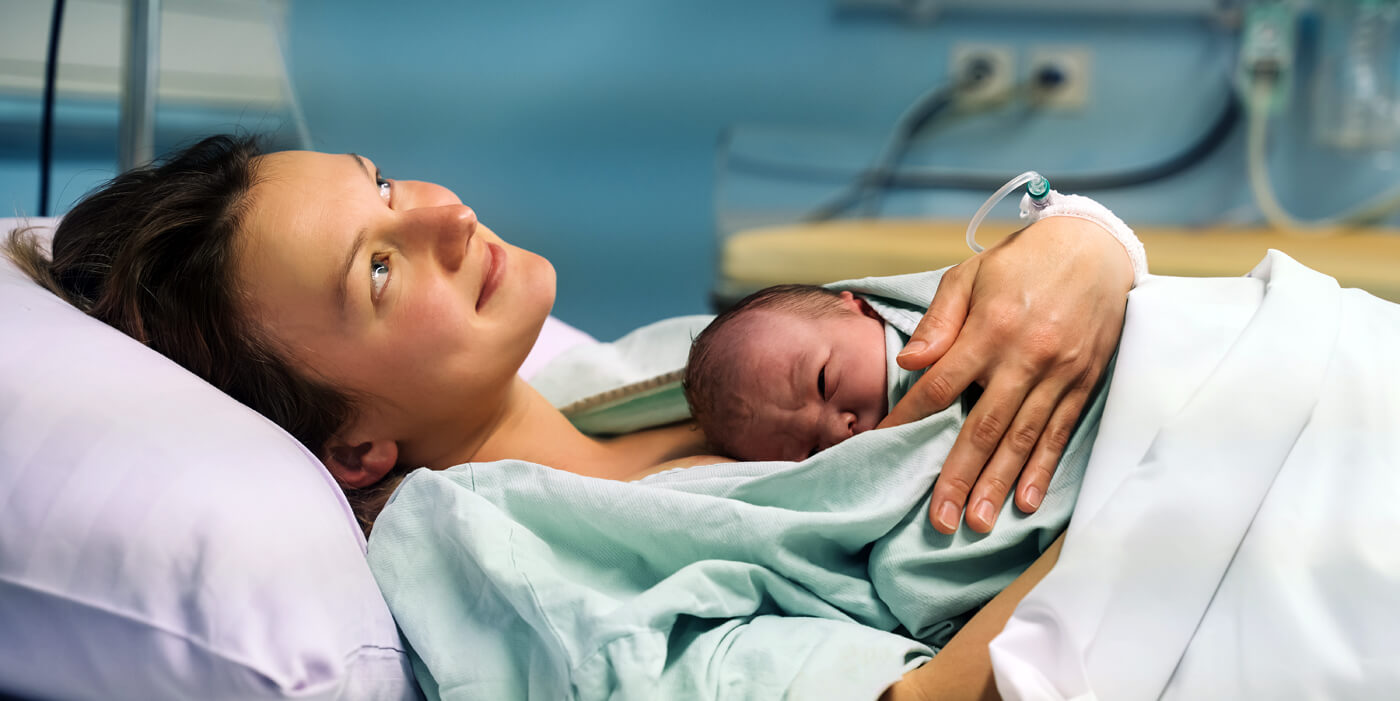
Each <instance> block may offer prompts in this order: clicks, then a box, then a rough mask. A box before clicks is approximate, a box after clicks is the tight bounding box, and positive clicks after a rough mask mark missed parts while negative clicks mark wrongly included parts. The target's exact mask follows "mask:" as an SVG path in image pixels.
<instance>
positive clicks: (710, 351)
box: [681, 284, 855, 455]
mask: <svg viewBox="0 0 1400 701" xmlns="http://www.w3.org/2000/svg"><path fill="white" fill-rule="evenodd" d="M757 311H772V312H780V313H790V314H796V315H800V316H803V317H804V318H808V319H822V318H827V317H832V316H839V315H842V314H853V313H855V312H853V311H851V309H850V307H848V306H847V305H846V304H845V303H844V302H843V301H842V299H841V293H839V292H836V291H834V290H829V289H827V288H825V287H820V286H817V285H799V284H787V285H774V286H772V287H765V288H763V289H761V290H759V291H757V292H755V293H753V294H751V295H749V296H747V297H745V298H743V299H741V300H739V301H738V302H737V303H736V304H735V305H734V306H732V307H730V308H729V309H726V310H725V311H724V312H723V313H721V314H720V315H719V316H717V317H715V319H714V321H711V322H710V324H709V326H706V327H705V328H704V330H702V331H701V332H700V333H699V335H697V336H696V337H695V340H694V341H692V342H691V345H690V358H689V359H688V360H687V361H686V364H685V377H684V379H682V381H681V387H682V388H684V390H685V399H686V402H688V403H689V404H690V414H691V416H693V417H694V418H695V422H696V424H698V425H699V427H700V429H701V430H703V431H704V432H705V438H706V440H707V441H708V443H709V449H710V450H712V451H714V452H716V453H720V454H726V455H729V454H733V450H732V449H731V447H730V445H729V440H728V439H729V437H730V436H731V435H732V434H733V433H734V432H733V431H732V430H731V429H732V428H733V427H734V426H735V425H736V424H737V423H740V422H742V421H744V420H745V418H744V417H745V413H744V412H745V410H744V407H743V406H742V404H741V403H740V401H739V399H740V398H741V395H740V388H739V387H738V384H739V382H738V380H739V378H738V370H737V368H736V367H735V363H734V362H733V357H732V355H731V354H730V353H727V352H725V351H727V350H728V349H730V348H732V347H733V346H734V345H735V344H734V342H735V340H736V339H734V338H731V337H730V335H731V334H732V332H733V331H734V330H735V328H736V326H737V325H736V324H735V322H736V321H738V320H739V319H741V318H743V317H744V316H747V315H749V314H751V313H753V312H757Z"/></svg>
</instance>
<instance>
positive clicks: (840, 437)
mask: <svg viewBox="0 0 1400 701" xmlns="http://www.w3.org/2000/svg"><path fill="white" fill-rule="evenodd" d="M826 425H827V430H826V436H825V438H826V445H825V446H823V447H825V448H830V447H831V446H833V445H836V444H837V443H840V442H841V441H844V440H846V439H847V438H850V437H851V436H854V435H856V433H857V431H856V415H855V414H853V413H851V412H849V411H835V412H832V414H831V417H830V418H829V419H828V420H827V424H826Z"/></svg>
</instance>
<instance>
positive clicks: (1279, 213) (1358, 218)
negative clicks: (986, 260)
mask: <svg viewBox="0 0 1400 701" xmlns="http://www.w3.org/2000/svg"><path fill="white" fill-rule="evenodd" d="M1273 89H1274V79H1272V78H1268V77H1256V78H1255V79H1254V80H1253V82H1252V83H1251V85H1250V91H1249V96H1248V101H1247V103H1246V105H1245V109H1246V110H1247V111H1248V112H1249V124H1248V142H1249V143H1248V156H1247V158H1248V160H1249V185H1250V188H1251V189H1253V190H1254V201H1255V203H1256V204H1257V205H1258V206H1259V211H1260V212H1262V213H1263V214H1264V218H1265V219H1266V220H1268V222H1269V224H1270V225H1272V226H1273V227H1274V228H1276V229H1280V230H1282V231H1283V232H1285V233H1297V234H1305V235H1309V236H1320V235H1321V236H1325V235H1329V234H1335V233H1337V232H1336V229H1339V228H1343V227H1347V226H1358V225H1362V224H1367V223H1371V222H1374V221H1376V220H1377V219H1380V218H1382V217H1384V216H1385V215H1387V214H1389V213H1390V212H1392V211H1394V210H1395V209H1396V208H1397V207H1400V188H1396V189H1394V190H1392V191H1390V192H1386V193H1383V194H1381V195H1378V196H1376V197H1375V198H1373V199H1371V200H1370V201H1369V202H1366V203H1365V204H1363V205H1361V206H1360V207H1358V208H1357V209H1356V210H1355V211H1353V212H1351V213H1349V214H1341V215H1337V216H1334V217H1329V218H1326V219H1315V220H1310V221H1303V220H1300V219H1295V218H1294V217H1293V215H1292V214H1289V213H1288V211H1287V210H1285V209H1284V208H1283V205H1282V204H1280V203H1279V201H1278V198H1277V197H1275V196H1274V188H1273V184H1272V183H1271V182H1270V180H1269V162H1268V152H1267V149H1266V146H1267V145H1268V126H1269V107H1268V105H1269V100H1270V96H1271V94H1272V92H1273ZM969 236H970V234H969Z"/></svg>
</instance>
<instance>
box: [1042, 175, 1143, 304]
mask: <svg viewBox="0 0 1400 701" xmlns="http://www.w3.org/2000/svg"><path fill="white" fill-rule="evenodd" d="M1046 217H1077V218H1079V219H1084V220H1086V221H1091V222H1093V223H1095V224H1098V225H1099V227H1100V228H1102V229H1103V230H1104V231H1107V232H1108V233H1109V234H1112V235H1113V238H1115V239H1117V240H1118V243H1120V244H1122V245H1123V248H1124V250H1126V251H1127V252H1128V260H1130V261H1132V264H1133V287H1137V286H1138V285H1140V284H1142V281H1143V279H1144V278H1146V277H1147V251H1146V249H1144V248H1143V246H1142V242H1141V241H1139V240H1138V237H1137V235H1136V234H1134V233H1133V230H1132V229H1131V228H1129V227H1128V225H1127V224H1124V223H1123V220H1122V219H1119V218H1118V217H1117V215H1115V214H1114V213H1113V212H1111V211H1109V209H1108V208H1107V207H1105V206H1103V205H1101V204H1099V203H1098V202H1095V201H1094V200H1091V199H1089V198H1088V197H1084V196H1083V195H1062V194H1060V193H1058V192H1056V191H1054V190H1051V191H1050V194H1048V195H1047V196H1045V197H1044V198H1043V199H1042V200H1041V201H1039V202H1036V201H1033V200H1032V199H1031V196H1030V195H1022V196H1021V218H1022V219H1025V220H1026V222H1027V224H1034V223H1035V222H1038V221H1040V220H1041V219H1044V218H1046Z"/></svg>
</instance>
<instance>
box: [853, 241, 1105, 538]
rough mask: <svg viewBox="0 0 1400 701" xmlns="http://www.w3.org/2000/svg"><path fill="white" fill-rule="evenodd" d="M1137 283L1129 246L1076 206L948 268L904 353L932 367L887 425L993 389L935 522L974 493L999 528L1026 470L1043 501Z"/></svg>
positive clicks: (953, 456)
mask: <svg viewBox="0 0 1400 701" xmlns="http://www.w3.org/2000/svg"><path fill="white" fill-rule="evenodd" d="M1132 282H1133V270H1132V264H1131V263H1130V262H1129V259H1128V255H1127V253H1126V252H1125V251H1124V250H1123V246H1122V245H1120V244H1119V243H1118V242H1117V241H1116V240H1114V238H1113V237H1112V236H1111V235H1109V234H1108V232H1106V231H1104V230H1103V229H1101V228H1099V227H1098V226H1097V225H1095V224H1093V223H1091V222H1088V221H1085V220H1083V219H1077V218H1073V217H1050V218H1047V219H1044V220H1041V221H1040V222H1037V223H1035V224H1032V225H1031V226H1029V227H1027V228H1026V229H1024V230H1022V231H1020V232H1018V233H1016V234H1012V235H1011V236H1008V237H1007V238H1005V239H1003V240H1002V241H1001V242H999V243H998V244H997V245H995V246H992V247H991V248H988V249H987V250H985V251H983V252H982V253H979V254H977V255H976V256H973V257H972V258H970V259H968V260H966V261H964V262H963V263H961V264H959V265H957V266H955V267H954V268H952V269H951V270H949V271H948V273H947V274H946V275H944V276H943V280H942V282H941V283H940V285H939V287H938V293H937V294H936V295H935V296H934V299H933V304H932V305H931V306H930V307H929V310H928V313H927V314H925V315H924V318H923V321H921V322H919V327H918V328H917V329H916V330H915V331H914V335H913V336H912V337H911V338H910V341H909V343H908V344H907V345H906V346H905V347H904V350H903V351H901V352H900V354H899V356H898V360H899V364H900V366H901V367H904V368H906V369H910V370H914V369H918V368H924V367H927V368H928V371H927V372H926V373H924V375H923V377H921V378H919V380H918V381H917V382H916V383H915V384H914V386H913V387H911V388H910V390H909V393H908V394H906V395H905V396H904V398H903V399H902V400H900V402H899V403H898V404H897V405H895V406H894V408H893V409H891V410H890V413H889V416H887V417H886V418H885V420H884V421H883V422H881V424H880V425H881V426H897V425H899V424H902V423H908V422H910V421H916V420H918V419H920V418H923V417H925V416H928V415H930V414H932V413H934V412H937V411H941V410H943V409H945V408H947V407H948V406H950V405H951V404H952V403H953V402H954V401H957V399H958V397H959V395H961V394H962V392H963V391H964V390H965V389H967V387H968V386H969V385H971V384H972V383H973V382H977V383H979V384H981V385H982V386H984V387H985V388H986V389H985V391H984V392H983V394H982V397H981V399H979V400H978V401H977V404H976V406H974V407H973V409H972V411H971V412H970V413H969V414H968V417H967V422H966V424H965V425H964V426H963V428H962V431H961V432H960V433H959V434H958V437H957V440H956V441H955V442H954V444H953V449H952V451H951V452H950V453H949V454H948V460H947V462H946V463H944V465H943V471H942V473H941V474H940V475H939V477H938V481H937V482H936V483H935V484H934V489H933V501H932V504H931V507H930V513H929V517H930V519H931V520H932V521H933V525H934V528H936V529H938V530H939V531H940V532H943V533H952V532H953V531H954V530H956V529H957V526H958V521H959V516H960V515H961V514H962V512H963V507H964V505H965V504H967V505H968V508H967V523H968V525H969V526H971V527H972V529H973V530H974V531H978V532H982V533H985V532H987V531H989V530H991V528H992V525H993V523H995V522H996V516H997V514H998V513H1000V511H1001V506H1002V503H1003V501H1004V500H1005V499H1006V495H1007V494H1009V493H1010V491H1011V485H1012V483H1013V482H1014V481H1015V480H1016V477H1017V475H1020V485H1019V487H1018V489H1017V490H1016V506H1018V507H1019V508H1020V509H1021V510H1022V511H1024V512H1027V513H1029V512H1032V511H1035V510H1036V509H1037V508H1039V506H1040V501H1041V499H1042V498H1043V497H1044V495H1045V490H1046V489H1047V488H1048V487H1049V485H1050V477H1051V476H1052V475H1053V474H1054V472H1055V467H1056V465H1057V463H1058V462H1059V459H1060V454H1061V453H1063V452H1064V450H1065V446H1066V445H1067V444H1068V443H1069V439H1070V436H1071V435H1072V434H1073V432H1074V426H1075V423H1076V422H1077V421H1078V420H1079V415H1080V412H1082V411H1083V409H1084V404H1085V402H1086V401H1087V400H1088V398H1089V393H1090V392H1091V391H1092V390H1093V388H1094V385H1095V383H1097V382H1098V380H1099V376H1100V375H1101V374H1102V373H1103V370H1104V368H1105V367H1107V365H1108V360H1109V357H1110V356H1111V355H1112V354H1113V349H1114V347H1115V346H1116V345H1117V342H1118V335H1119V333H1120V332H1121V331H1122V328H1123V312H1124V309H1125V307H1126V304H1127V293H1128V290H1129V289H1130V288H1131V287H1132ZM930 366H931V367H930ZM1028 460H1029V462H1028ZM1022 468H1025V469H1024V471H1023V470H1022ZM974 483H975V485H974ZM969 494H971V499H968V496H969Z"/></svg>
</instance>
